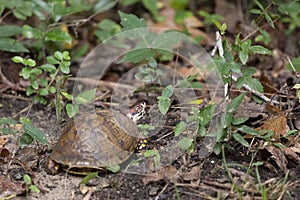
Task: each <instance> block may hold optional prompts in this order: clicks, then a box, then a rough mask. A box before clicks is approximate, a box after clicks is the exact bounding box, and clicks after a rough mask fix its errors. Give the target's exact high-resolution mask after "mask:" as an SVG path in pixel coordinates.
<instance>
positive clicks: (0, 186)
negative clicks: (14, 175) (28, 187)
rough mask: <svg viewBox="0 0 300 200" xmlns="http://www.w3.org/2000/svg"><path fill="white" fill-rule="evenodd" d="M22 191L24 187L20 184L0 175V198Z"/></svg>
mask: <svg viewBox="0 0 300 200" xmlns="http://www.w3.org/2000/svg"><path fill="white" fill-rule="evenodd" d="M24 192H25V189H24V188H23V187H22V184H20V183H15V182H13V181H12V180H10V179H8V178H6V177H2V176H0V198H5V197H7V196H10V195H17V194H22V193H24Z"/></svg>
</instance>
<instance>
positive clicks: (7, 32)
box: [0, 25, 22, 37]
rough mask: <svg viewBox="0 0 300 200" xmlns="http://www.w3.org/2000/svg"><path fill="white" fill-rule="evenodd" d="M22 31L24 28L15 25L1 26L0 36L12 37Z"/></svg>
mask: <svg viewBox="0 0 300 200" xmlns="http://www.w3.org/2000/svg"><path fill="white" fill-rule="evenodd" d="M20 33H22V28H20V27H19V26H14V25H4V26H0V37H11V36H15V35H18V34H20Z"/></svg>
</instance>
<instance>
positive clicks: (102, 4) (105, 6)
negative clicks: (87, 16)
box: [94, 0, 122, 13]
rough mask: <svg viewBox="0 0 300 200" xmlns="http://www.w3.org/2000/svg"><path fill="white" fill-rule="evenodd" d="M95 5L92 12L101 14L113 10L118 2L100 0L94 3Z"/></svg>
mask: <svg viewBox="0 0 300 200" xmlns="http://www.w3.org/2000/svg"><path fill="white" fill-rule="evenodd" d="M96 2H97V3H96V4H95V6H94V12H97V13H102V12H104V11H106V10H109V9H111V8H113V7H114V6H115V5H116V3H118V1H115V0H101V1H96ZM121 2H122V1H121Z"/></svg>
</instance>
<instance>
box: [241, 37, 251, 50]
mask: <svg viewBox="0 0 300 200" xmlns="http://www.w3.org/2000/svg"><path fill="white" fill-rule="evenodd" d="M250 46H251V40H250V39H247V40H245V41H244V42H242V44H241V48H242V49H243V50H245V51H248V49H249V48H250Z"/></svg>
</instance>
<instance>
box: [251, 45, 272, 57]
mask: <svg viewBox="0 0 300 200" xmlns="http://www.w3.org/2000/svg"><path fill="white" fill-rule="evenodd" d="M249 50H250V51H251V52H252V53H256V54H263V55H271V54H272V51H270V50H269V49H267V48H265V47H263V46H260V45H254V46H251V47H250V48H249Z"/></svg>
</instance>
